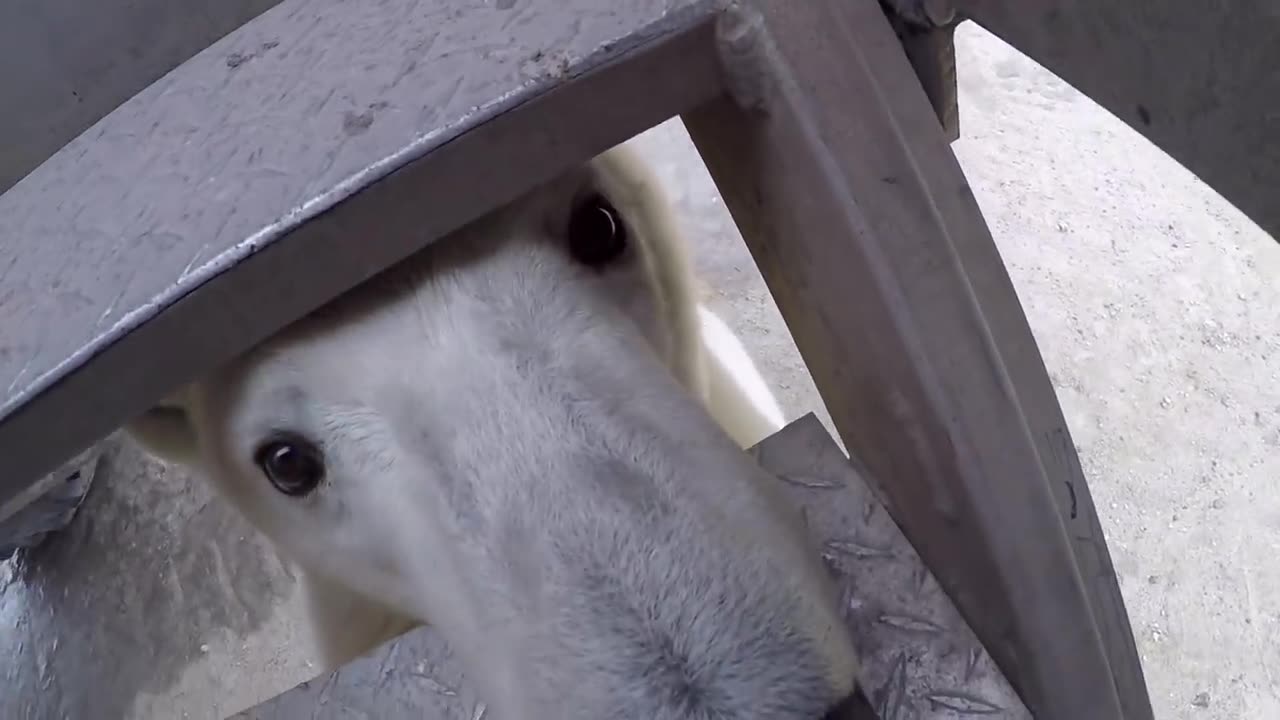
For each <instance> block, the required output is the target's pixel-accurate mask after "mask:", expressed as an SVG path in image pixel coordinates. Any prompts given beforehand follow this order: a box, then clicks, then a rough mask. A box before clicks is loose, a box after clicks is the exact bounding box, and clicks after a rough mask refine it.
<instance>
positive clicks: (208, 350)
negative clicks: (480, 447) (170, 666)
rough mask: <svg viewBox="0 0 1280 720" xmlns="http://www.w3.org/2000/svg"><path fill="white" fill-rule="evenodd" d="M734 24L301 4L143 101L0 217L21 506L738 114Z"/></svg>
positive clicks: (188, 66) (693, 18)
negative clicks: (460, 234)
mask: <svg viewBox="0 0 1280 720" xmlns="http://www.w3.org/2000/svg"><path fill="white" fill-rule="evenodd" d="M716 13H717V5H716V3H715V2H714V1H713V0H620V1H617V2H611V3H607V4H602V3H599V2H598V0H525V1H523V2H520V1H515V2H500V3H497V4H496V5H495V4H493V3H490V2H486V1H485V0H466V1H465V2H457V1H453V2H440V1H438V0H437V1H435V2H427V1H425V0H421V1H420V0H311V1H307V0H288V1H287V2H285V3H283V4H281V5H280V6H278V7H276V8H274V9H272V10H269V11H267V12H266V13H264V14H263V15H261V16H259V17H258V18H257V19H255V20H254V21H252V22H250V23H248V24H246V25H244V26H242V27H241V28H240V29H238V30H237V31H235V32H234V33H232V34H231V35H229V36H227V37H225V38H223V39H222V40H220V41H218V42H217V43H214V44H213V45H212V46H210V47H209V48H208V49H206V50H205V51H203V52H201V53H200V54H198V55H197V56H195V57H194V58H192V59H191V60H190V61H188V62H187V63H185V64H183V65H182V66H181V67H179V68H177V69H176V70H175V71H173V72H172V73H170V74H168V75H167V76H166V77H164V78H163V79H161V80H160V81H159V82H157V83H155V84H153V85H151V86H150V87H148V88H147V89H146V90H144V91H143V92H141V93H139V94H138V95H137V96H135V97H134V98H132V99H131V100H129V101H128V102H126V103H125V104H124V105H122V106H121V107H120V108H118V109H117V110H116V111H114V112H112V113H111V114H110V115H108V116H107V117H105V118H103V120H102V121H101V122H99V123H98V124H97V125H95V126H94V127H93V128H91V129H90V130H89V131H87V132H86V133H84V134H83V135H81V136H80V137H78V138H76V139H75V140H74V141H72V142H71V143H69V144H68V145H67V146H66V147H64V148H63V149H62V150H60V151H59V152H58V153H57V154H55V155H54V156H53V157H52V158H50V160H49V161H48V162H46V163H45V164H43V165H42V166H41V167H39V168H37V169H36V170H35V171H34V172H33V173H32V174H31V175H29V176H28V177H27V178H26V179H25V180H23V181H22V182H20V183H18V184H17V185H15V186H14V187H13V188H11V189H10V190H9V191H8V192H6V193H4V194H3V195H0V308H2V309H0V318H3V320H2V322H3V323H4V325H3V331H2V332H0V390H3V394H0V398H2V400H0V458H3V462H4V469H5V471H4V474H3V475H0V503H4V501H5V500H7V499H8V498H10V497H12V496H14V495H15V494H16V493H18V492H20V491H21V490H22V489H23V488H24V487H26V486H27V485H28V484H30V483H31V482H32V481H34V480H35V479H37V478H38V477H39V476H40V475H41V474H43V473H45V472H47V471H49V470H51V469H52V468H53V467H55V466H56V465H57V464H58V462H59V461H61V460H62V459H65V458H66V457H68V456H70V455H72V454H74V453H75V452H76V451H78V450H79V449H81V448H83V447H85V446H87V445H89V444H90V443H91V442H93V441H94V440H95V439H97V438H98V437H101V436H102V435H104V434H106V433H107V432H109V431H110V430H112V429H113V428H115V427H117V426H118V425H120V424H121V423H122V422H124V421H125V420H127V419H128V418H129V417H130V416H132V415H133V414H135V413H137V412H140V411H141V410H143V409H144V408H145V407H146V406H147V405H148V404H149V403H150V402H153V401H154V400H155V399H156V398H158V397H160V396H161V395H163V394H165V393H167V392H169V391H171V390H172V389H174V388H175V387H177V386H178V385H180V384H182V383H184V382H186V381H188V380H190V379H191V378H192V377H194V376H196V375H198V374H200V373H201V372H204V371H207V370H209V369H211V368H213V367H214V366H215V365H216V364H217V363H220V362H223V361H225V360H228V359H230V358H231V357H233V356H234V355H235V354H237V353H239V352H241V351H243V350H245V349H247V348H248V347H249V346H251V345H252V344H253V343H255V342H258V341H260V340H261V339H263V338H265V337H266V336H268V335H269V334H270V333H272V332H274V331H276V330H278V329H279V328H281V327H282V326H284V325H285V324H287V323H288V322H291V321H292V320H294V319H296V318H298V317H300V316H301V315H303V314H305V313H306V312H309V311H310V310H312V309H314V308H315V307H317V306H319V305H320V304H322V303H323V302H325V301H327V300H329V299H331V298H333V297H335V296H336V295H337V294H339V293H340V292H342V291H344V290H346V289H349V288H350V287H352V286H354V285H355V284H357V283H359V282H360V281H362V280H364V279H367V278H369V277H371V276H372V275H374V274H376V273H377V272H379V271H381V270H382V269H384V268H386V267H388V266H390V265H391V264H393V263H394V262H396V261H398V260H400V259H402V258H404V257H406V256H407V255H408V254H410V253H411V252H413V251H414V250H416V249H419V248H420V247H422V246H424V245H426V244H427V243H428V242H430V241H431V240H433V239H435V238H438V237H440V236H442V235H444V234H446V233H448V232H449V231H451V230H453V229H456V228H457V227H459V226H461V225H462V224H464V223H466V222H468V221H469V220H472V219H474V218H476V217H478V216H479V215H481V214H483V213H485V212H488V211H489V210H491V209H493V208H494V207H495V206H497V205H498V204H501V203H503V202H505V201H508V200H510V199H511V198H513V197H515V196H516V195H517V194H518V193H520V192H523V191H525V190H527V189H528V188H530V187H531V186H533V185H534V184H536V183H537V182H539V181H542V180H545V179H549V178H550V177H551V176H552V175H553V174H554V173H556V172H559V171H562V170H564V169H567V168H568V167H570V166H571V165H573V164H576V163H578V162H581V161H583V160H585V159H586V158H588V157H590V156H592V155H594V154H596V153H598V152H600V151H602V150H604V149H606V148H608V147H609V146H611V145H613V144H615V143H617V142H620V141H622V140H624V139H626V138H628V137H630V136H632V135H634V134H636V133H638V132H640V131H642V130H644V129H646V128H647V127H649V126H651V125H654V124H656V123H658V122H661V121H662V120H665V119H666V118H668V117H671V116H672V115H674V114H677V113H679V112H682V111H683V110H685V109H688V108H690V107H693V106H695V105H698V104H700V103H703V102H706V101H707V100H709V99H711V98H712V97H715V96H716V95H718V94H719V93H720V92H721V87H722V85H721V75H720V67H719V63H718V61H717V58H716V56H715V53H714V43H713V42H712V40H711V36H710V33H711V21H712V20H713V19H714V17H715V15H716ZM566 18H569V19H570V20H569V21H568V22H566V21H565V19H566Z"/></svg>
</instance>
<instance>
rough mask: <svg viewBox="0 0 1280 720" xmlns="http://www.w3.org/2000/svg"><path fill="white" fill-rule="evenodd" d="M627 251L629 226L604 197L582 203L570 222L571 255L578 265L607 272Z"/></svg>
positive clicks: (574, 211)
mask: <svg viewBox="0 0 1280 720" xmlns="http://www.w3.org/2000/svg"><path fill="white" fill-rule="evenodd" d="M626 249H627V226H626V225H625V224H623V222H622V216H621V215H619V214H618V211H617V209H615V208H614V207H613V205H610V204H609V201H608V200H605V199H604V198H603V197H602V196H600V195H592V196H591V197H589V198H587V199H586V200H584V201H582V202H580V203H578V206H577V207H575V208H574V210H573V216H572V217H570V218H569V252H570V253H571V254H572V255H573V258H574V259H575V260H577V261H578V262H580V263H582V264H583V265H586V266H588V267H593V268H597V269H600V268H603V267H604V266H606V265H608V264H609V263H611V262H613V261H614V260H617V259H618V258H619V257H621V256H622V253H623V252H624V251H625V250H626Z"/></svg>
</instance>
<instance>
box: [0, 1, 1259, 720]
mask: <svg viewBox="0 0 1280 720" xmlns="http://www.w3.org/2000/svg"><path fill="white" fill-rule="evenodd" d="M959 46H960V62H959V66H960V69H961V77H960V82H961V109H962V116H961V121H962V132H963V136H964V137H963V138H962V139H961V140H960V141H959V142H958V143H956V145H955V150H956V152H957V154H958V155H959V157H960V160H961V162H962V164H963V166H964V168H965V170H966V172H967V173H968V175H969V178H970V180H971V182H972V185H973V188H974V191H975V192H976V194H977V197H978V200H979V202H980V203H981V205H982V208H983V210H984V211H985V212H986V214H987V218H988V221H989V223H990V225H991V228H992V230H993V232H994V234H995V237H996V241H997V243H998V244H999V246H1000V250H1001V251H1002V253H1003V254H1004V256H1005V258H1006V260H1007V262H1008V264H1009V267H1010V272H1011V274H1012V276H1013V280H1014V283H1015V285H1016V286H1017V288H1018V292H1019V293H1020V295H1021V297H1022V301H1023V304H1024V306H1025V308H1026V311H1027V314H1028V316H1029V317H1030V321H1031V325H1032V327H1033V328H1034V331H1035V334H1036V337H1037V340H1038V341H1039V343H1040V346H1041V349H1042V351H1043V353H1044V355H1045V358H1046V362H1047V364H1048V366H1049V370H1050V374H1051V376H1052V377H1053V380H1054V383H1055V385H1056V387H1057V390H1058V393H1059V396H1060V398H1061V401H1062V404H1063V406H1064V408H1065V410H1066V414H1067V418H1068V420H1069V422H1070V424H1071V428H1072V431H1073V432H1074V434H1075V439H1076V441H1077V443H1078V445H1079V447H1080V454H1081V458H1082V460H1083V463H1084V467H1085V470H1086V473H1087V475H1088V477H1089V478H1090V480H1091V483H1092V489H1093V492H1094V494H1095V498H1096V500H1097V504H1098V507H1099V510H1100V512H1101V513H1102V516H1103V517H1102V521H1103V525H1104V527H1105V528H1106V530H1107V533H1108V536H1109V540H1110V544H1111V549H1112V553H1113V555H1114V558H1115V562H1116V568H1117V571H1118V572H1119V574H1120V579H1121V588H1122V590H1123V593H1124V596H1125V599H1126V601H1127V603H1128V606H1129V610H1130V614H1131V616H1132V619H1133V625H1134V629H1135V632H1136V634H1137V641H1138V646H1139V648H1140V649H1141V652H1142V655H1143V658H1144V662H1145V668H1146V673H1147V679H1148V683H1149V686H1150V689H1151V694H1152V698H1153V701H1154V703H1155V707H1156V711H1157V717H1159V718H1162V719H1166V718H1167V719H1169V720H1174V719H1182V718H1187V719H1190V718H1196V719H1206V720H1227V719H1228V718H1230V719H1232V720H1235V719H1247V720H1253V719H1257V720H1264V719H1270V718H1276V717H1280V684H1278V683H1277V677H1276V676H1277V674H1278V673H1280V563H1277V562H1276V560H1275V558H1277V557H1280V491H1276V490H1275V489H1274V488H1273V486H1274V484H1275V481H1276V480H1277V479H1280V245H1277V244H1276V243H1275V242H1273V241H1272V240H1270V239H1269V238H1267V237H1266V236H1265V235H1264V234H1263V233H1262V232H1261V231H1260V230H1259V229H1258V228H1256V227H1254V226H1253V225H1252V224H1251V223H1249V222H1248V221H1247V220H1246V219H1245V218H1244V217H1243V216H1242V215H1241V214H1240V213H1238V212H1237V211H1235V210H1233V209H1232V208H1231V207H1229V206H1228V205H1227V204H1226V203H1225V202H1224V201H1223V200H1222V199H1221V198H1219V197H1217V196H1216V195H1214V194H1213V193H1212V192H1211V191H1209V190H1207V189H1206V188H1205V187H1204V186H1203V185H1201V184H1200V183H1199V182H1198V181H1197V180H1195V178H1193V177H1192V176H1191V175H1190V174H1189V173H1187V172H1186V171H1185V170H1183V169H1181V168H1180V167H1178V166H1177V165H1176V164H1175V163H1174V162H1173V161H1171V160H1169V159H1168V158H1166V157H1165V156H1164V155H1163V154H1162V153H1160V152H1159V151H1158V150H1155V149H1154V148H1152V147H1151V146H1150V145H1149V144H1148V143H1146V142H1145V141H1144V140H1142V139H1141V138H1140V137H1139V136H1138V135H1137V134H1136V133H1134V132H1132V131H1130V130H1129V129H1127V128H1126V127H1124V126H1123V125H1121V123H1120V122H1119V121H1117V120H1115V119H1114V118H1112V117H1110V116H1109V115H1107V114H1106V113H1105V112H1103V111H1102V110H1100V109H1099V108H1097V107H1096V106H1094V105H1093V104H1092V103H1091V102H1089V101H1088V100H1086V99H1084V98H1083V97H1082V96H1080V95H1079V94H1078V93H1076V92H1074V91H1073V90H1072V89H1070V88H1069V87H1067V86H1066V85H1064V84H1063V83H1061V82H1060V81H1058V80H1056V79H1055V78H1054V77H1053V76H1051V75H1049V74H1048V73H1047V72H1045V71H1043V70H1041V69H1039V68H1038V67H1037V66H1035V65H1034V64H1033V63H1031V62H1030V61H1028V60H1026V59H1025V58H1024V57H1022V56H1021V55H1020V54H1018V53H1017V52H1016V51H1013V50H1012V49H1010V48H1009V47H1008V46H1006V45H1004V44H1003V43H1001V42H1000V41H999V40H996V39H995V38H993V37H991V36H989V35H987V34H986V33H985V32H983V31H981V30H980V29H978V28H976V27H972V26H967V27H965V28H963V29H962V30H961V32H960V34H959ZM644 142H645V143H646V145H647V146H648V147H649V148H651V152H652V157H653V158H654V161H655V162H656V164H657V166H658V169H659V172H660V173H661V174H662V175H663V177H664V178H665V179H666V180H667V181H668V183H669V187H670V189H671V193H672V195H673V196H674V198H675V200H676V202H677V204H678V206H679V208H680V211H681V214H682V220H683V222H684V224H685V226H686V229H687V230H688V232H689V235H690V236H691V238H692V239H693V240H694V241H695V243H696V254H697V259H698V266H699V269H700V270H701V272H702V273H703V275H704V278H705V279H706V281H707V284H708V286H709V287H711V288H714V291H713V292H712V297H711V298H710V301H711V303H712V304H713V306H715V307H716V308H717V309H718V310H720V311H721V312H723V313H724V314H725V316H726V318H727V319H728V320H729V322H730V324H731V325H733V326H734V327H735V328H737V329H738V330H739V331H740V332H741V333H742V335H743V336H744V338H745V339H746V342H747V344H748V346H749V347H751V348H753V350H754V351H755V353H756V355H757V356H758V357H759V359H760V361H761V366H762V369H763V370H764V372H765V374H766V375H767V376H768V378H769V379H770V380H771V381H772V382H773V383H774V385H775V387H776V388H777V390H778V393H779V395H780V397H781V400H782V402H783V405H784V407H785V409H786V411H787V413H788V415H789V416H790V417H795V416H798V415H800V414H802V413H804V412H807V411H809V410H819V411H821V403H820V401H819V400H818V398H817V395H816V391H815V390H814V388H813V384H812V382H811V381H810V379H809V377H808V375H807V373H806V371H805V369H804V365H803V363H802V362H801V361H800V359H799V357H798V355H797V354H796V351H795V347H794V345H793V344H792V342H791V339H790V337H789V335H788V333H787V331H786V329H785V326H784V325H783V323H782V320H781V318H780V316H779V315H778V312H777V310H776V308H775V307H774V306H773V304H772V301H771V300H770V298H769V295H768V293H767V291H766V290H765V289H764V287H763V284H762V282H761V280H760V277H759V275H758V274H757V272H756V271H755V268H754V266H753V264H752V262H751V259H750V258H749V256H748V255H747V254H746V252H745V250H744V248H743V247H742V245H741V241H740V239H739V237H738V235H737V232H736V230H735V229H734V228H733V225H732V223H731V222H730V220H729V217H728V214H727V212H726V211H725V209H724V207H723V205H722V204H721V203H720V202H719V200H718V198H717V197H716V194H715V192H714V189H713V187H712V184H711V181H710V179H709V178H708V176H707V174H706V172H705V170H704V169H703V168H702V167H701V164H700V163H699V162H698V161H697V158H696V155H695V154H694V152H693V150H692V147H691V145H690V144H689V141H688V138H687V136H686V135H685V134H684V131H683V128H681V127H680V125H679V124H678V123H676V122H673V123H668V124H666V125H664V126H662V127H659V128H657V129H655V130H654V131H651V132H650V133H648V134H647V135H646V136H645V139H644ZM819 414H820V415H821V416H822V417H823V419H824V421H825V420H826V416H825V413H824V412H820V413H819ZM298 612H299V604H298V598H297V595H296V593H295V584H294V580H293V578H292V576H291V575H290V573H289V570H288V569H287V568H285V567H283V566H282V565H281V563H280V562H279V561H278V560H277V559H276V558H275V556H274V554H273V553H272V552H271V551H270V550H269V549H268V548H267V547H266V546H265V545H264V544H263V543H262V542H261V541H260V540H259V539H257V537H256V536H255V535H254V533H253V531H251V530H250V529H249V528H248V527H247V526H246V525H245V524H244V523H243V522H242V521H241V520H239V519H238V518H237V517H235V516H233V515H232V514H231V513H230V512H229V511H228V510H227V508H225V507H224V506H223V505H222V504H221V503H220V502H218V501H216V500H214V499H213V498H211V496H210V494H209V492H208V491H206V490H205V488H204V487H203V486H202V485H200V484H199V483H196V482H193V481H192V480H191V479H190V478H188V477H187V476H186V475H185V474H184V473H181V472H179V471H176V470H174V469H170V468H166V467H163V466H161V465H159V464H156V463H154V462H152V461H150V460H147V459H145V458H144V457H143V456H142V455H141V454H140V453H139V451H138V450H137V449H136V448H135V447H134V446H132V445H131V444H129V443H127V442H125V441H121V440H113V441H112V442H111V443H110V445H109V447H108V451H107V455H106V457H105V459H104V462H103V465H102V466H101V468H100V470H99V476H98V479H97V481H96V483H95V486H94V490H93V492H92V494H91V496H90V498H89V500H88V501H87V502H86V504H85V506H84V508H83V509H82V511H81V513H80V515H79V517H78V518H77V520H76V521H75V523H74V524H73V525H72V527H71V528H70V529H69V530H68V531H66V532H65V533H64V534H62V535H61V536H59V537H57V538H56V539H54V540H53V541H51V542H49V543H48V544H46V545H45V546H44V547H42V548H40V549H38V550H36V551H34V552H31V553H26V554H22V555H20V556H19V557H18V558H16V559H15V560H14V561H12V562H10V563H7V564H3V565H0V677H3V679H4V680H3V685H0V687H3V691H0V717H3V718H23V719H25V718H33V719H40V720H43V719H44V718H74V719H78V718H95V719H96V718H101V719H102V720H111V719H112V718H178V717H192V718H221V717H223V716H224V715H226V714H228V713H232V712H235V711H237V710H240V709H243V708H245V707H247V706H249V705H252V704H254V703H257V702H258V701H260V700H263V699H265V698H267V697H270V696H272V695H274V694H276V693H277V692H279V691H281V690H283V689H285V688H287V687H289V686H291V685H293V684H294V683H295V682H297V681H300V680H303V679H306V678H308V677H310V676H311V675H312V674H314V672H315V670H314V668H313V666H312V665H311V664H310V661H311V657H310V654H311V651H310V647H309V644H308V643H309V640H308V636H307V634H306V629H305V627H302V626H301V624H300V623H299V622H298V619H297V618H298Z"/></svg>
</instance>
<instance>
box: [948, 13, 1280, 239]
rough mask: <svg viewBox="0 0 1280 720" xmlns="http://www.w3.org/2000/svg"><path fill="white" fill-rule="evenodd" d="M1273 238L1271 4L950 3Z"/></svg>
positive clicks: (1277, 184) (1277, 102)
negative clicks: (1140, 137)
mask: <svg viewBox="0 0 1280 720" xmlns="http://www.w3.org/2000/svg"><path fill="white" fill-rule="evenodd" d="M955 4H956V6H957V7H958V8H959V10H960V12H961V13H962V14H963V15H965V16H966V17H969V18H972V19H973V20H975V21H976V22H978V23H979V24H981V25H982V26H983V27H985V28H986V29H988V30H990V31H991V32H993V33H995V34H996V35H998V36H999V37H1001V38H1003V39H1004V40H1005V41H1006V42H1008V43H1009V44H1011V45H1013V46H1014V47H1015V48H1017V49H1018V50H1020V51H1022V52H1023V53H1025V54H1026V55H1028V56H1029V57H1031V58H1032V59H1033V60H1035V61H1036V62H1038V63H1040V64H1041V65H1044V66H1045V67H1046V68H1048V69H1049V70H1050V71H1051V72H1053V73H1055V74H1056V75H1058V76H1059V77H1061V78H1062V79H1063V80H1065V81H1067V82H1068V83H1070V84H1071V85H1073V86H1075V87H1076V89H1078V90H1080V91H1081V92H1083V93H1084V94H1086V95H1088V96H1089V97H1090V98H1091V99H1093V100H1094V101H1096V102H1097V103H1098V104H1100V105H1102V106H1103V107H1105V108H1106V109H1107V110H1109V111H1111V112H1112V113H1114V114H1115V115H1116V116H1117V117H1119V118H1120V119H1121V120H1123V121H1125V122H1126V123H1128V124H1129V125H1130V126H1131V127H1133V128H1134V129H1135V130H1137V131H1138V132H1140V133H1142V134H1143V135H1145V136H1146V137H1147V138H1148V139H1149V140H1151V141H1152V142H1154V143H1155V144H1156V145H1157V146H1159V147H1160V148H1161V149H1163V150H1164V151H1165V152H1167V153H1169V155H1170V156H1172V157H1173V158H1174V159H1175V160H1177V161H1178V162H1180V163H1182V164H1183V165H1185V166H1186V167H1187V169H1189V170H1191V171H1192V172H1194V173H1195V174H1196V175H1197V176H1199V177H1200V179H1201V180H1204V181H1205V183H1207V184H1208V185H1209V186H1210V187H1212V188H1213V189H1214V190H1216V191H1217V192H1219V193H1222V195H1223V197H1225V198H1226V199H1227V200H1228V201H1229V202H1231V203H1232V204H1233V205H1235V206H1236V207H1238V208H1239V209H1240V210H1242V211H1243V212H1244V213H1245V214H1246V215H1248V216H1249V217H1250V218H1252V219H1253V221H1254V222H1256V223H1258V225H1259V226H1261V227H1262V229H1263V230H1265V231H1267V232H1268V233H1270V234H1271V236H1272V237H1274V238H1276V239H1277V240H1280V201H1278V200H1277V197H1278V196H1280V72H1277V71H1276V68H1280V42H1278V41H1277V38H1280V13H1277V12H1276V4H1275V2H1274V0H1233V1H1232V2H1220V1H1219V0H1178V1H1177V2H1170V0H1125V1H1124V2H1116V1H1115V0H1032V1H1030V2H1028V1H1027V0H956V2H955Z"/></svg>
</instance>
